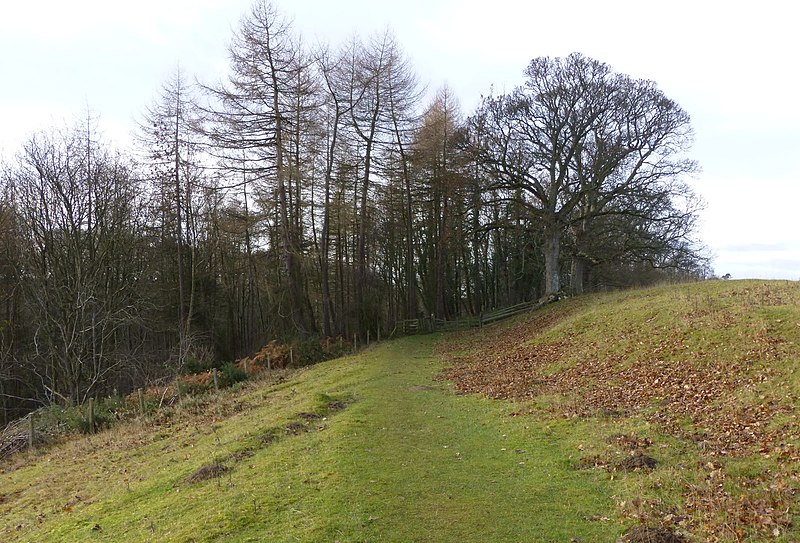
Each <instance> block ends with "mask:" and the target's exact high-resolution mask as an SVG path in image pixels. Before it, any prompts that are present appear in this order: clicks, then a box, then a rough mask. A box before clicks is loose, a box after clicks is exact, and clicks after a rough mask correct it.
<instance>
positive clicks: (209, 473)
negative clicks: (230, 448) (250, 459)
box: [186, 462, 231, 484]
mask: <svg viewBox="0 0 800 543" xmlns="http://www.w3.org/2000/svg"><path fill="white" fill-rule="evenodd" d="M230 470H231V468H230V467H228V466H226V465H225V464H221V463H219V462H214V463H212V464H206V465H205V466H203V467H201V468H200V469H198V470H197V471H195V472H194V473H193V474H191V475H190V476H189V477H187V478H186V482H187V483H190V484H196V483H199V482H202V481H208V480H209V479H217V478H219V477H222V476H223V475H225V474H226V473H228V472H229V471H230Z"/></svg>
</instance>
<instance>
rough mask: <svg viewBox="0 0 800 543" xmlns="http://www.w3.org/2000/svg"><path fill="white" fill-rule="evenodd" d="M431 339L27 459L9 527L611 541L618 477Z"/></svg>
mask: <svg viewBox="0 0 800 543" xmlns="http://www.w3.org/2000/svg"><path fill="white" fill-rule="evenodd" d="M435 339H436V338H434V337H432V336H429V337H419V338H408V339H403V340H398V341H393V342H387V343H384V344H382V345H380V346H378V347H374V348H372V349H369V350H367V351H365V352H363V353H362V354H360V355H358V356H356V357H353V358H346V359H340V360H336V361H332V362H328V363H324V364H320V365H318V366H315V367H313V368H309V369H307V370H304V371H301V372H298V373H296V374H294V375H292V376H290V377H289V378H288V379H287V380H286V381H284V382H282V383H278V384H269V383H263V384H262V385H260V386H259V385H251V386H250V387H249V388H246V389H245V390H243V391H239V392H235V393H223V394H220V395H219V396H216V397H210V396H209V397H206V398H204V399H202V400H195V402H196V403H197V405H189V404H187V405H184V406H183V408H182V409H181V410H180V411H175V412H171V413H163V414H162V415H161V416H160V418H159V419H157V420H147V421H142V422H141V423H139V424H134V425H128V426H121V427H118V428H116V429H113V430H109V431H106V432H103V433H101V434H98V435H96V436H91V437H85V438H81V439H76V440H74V441H71V442H69V443H66V444H64V445H63V446H60V447H58V448H55V449H52V450H48V451H42V452H38V453H33V454H31V455H29V456H26V457H20V458H18V459H17V460H16V464H15V465H9V466H4V468H3V473H2V475H0V489H2V490H0V519H2V527H0V540H2V541H76V542H77V541H81V542H82V541H197V542H199V541H330V542H333V541H342V542H344V541H398V542H399V541H454V540H462V541H568V540H569V539H570V538H571V537H575V538H579V539H581V540H583V541H603V540H606V541H607V540H613V539H614V537H615V535H616V534H618V533H620V532H621V531H622V529H623V528H622V526H621V525H619V524H618V523H616V522H613V521H603V522H600V521H596V522H595V521H587V520H586V519H587V518H602V517H605V516H606V515H607V513H608V511H609V510H611V509H613V503H612V501H611V498H610V494H611V493H610V490H609V487H608V481H607V477H605V476H604V475H602V474H599V473H590V472H576V471H574V470H573V469H572V468H571V466H570V463H569V459H568V456H569V454H570V449H571V447H570V446H569V445H567V443H568V442H569V439H567V440H566V441H563V440H562V439H560V438H559V437H558V436H554V435H553V433H552V431H546V430H545V426H544V425H543V424H542V423H541V422H538V421H536V420H534V419H530V418H521V417H509V416H508V413H510V412H511V411H513V409H511V408H510V407H509V405H508V404H507V403H506V402H501V401H494V400H487V399H483V398H481V397H479V396H470V397H467V396H458V395H455V394H453V393H452V392H451V391H450V390H449V387H448V386H447V385H444V384H438V383H435V382H434V381H433V379H432V378H433V377H434V376H435V375H436V374H437V373H438V372H439V371H440V370H441V368H442V365H441V363H440V362H439V361H438V360H437V359H436V358H435V357H434V356H433V355H432V348H433V343H434V341H435ZM567 437H568V436H567Z"/></svg>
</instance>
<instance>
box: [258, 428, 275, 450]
mask: <svg viewBox="0 0 800 543" xmlns="http://www.w3.org/2000/svg"><path fill="white" fill-rule="evenodd" d="M258 441H259V443H261V446H262V447H267V446H269V445H272V444H273V443H275V442H276V441H278V434H277V432H275V431H274V430H269V431H267V432H264V434H262V436H261V438H259V440H258Z"/></svg>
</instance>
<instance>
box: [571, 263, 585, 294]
mask: <svg viewBox="0 0 800 543" xmlns="http://www.w3.org/2000/svg"><path fill="white" fill-rule="evenodd" d="M587 272H588V266H587V262H586V259H585V258H584V257H582V256H580V255H572V270H571V276H570V287H571V289H572V293H573V294H583V291H584V282H585V279H586V274H587Z"/></svg>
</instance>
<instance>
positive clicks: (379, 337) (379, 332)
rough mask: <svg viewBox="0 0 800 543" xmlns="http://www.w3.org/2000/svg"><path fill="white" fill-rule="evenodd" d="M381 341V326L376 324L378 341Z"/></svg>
mask: <svg viewBox="0 0 800 543" xmlns="http://www.w3.org/2000/svg"><path fill="white" fill-rule="evenodd" d="M380 342H381V327H380V325H378V343H380Z"/></svg>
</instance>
